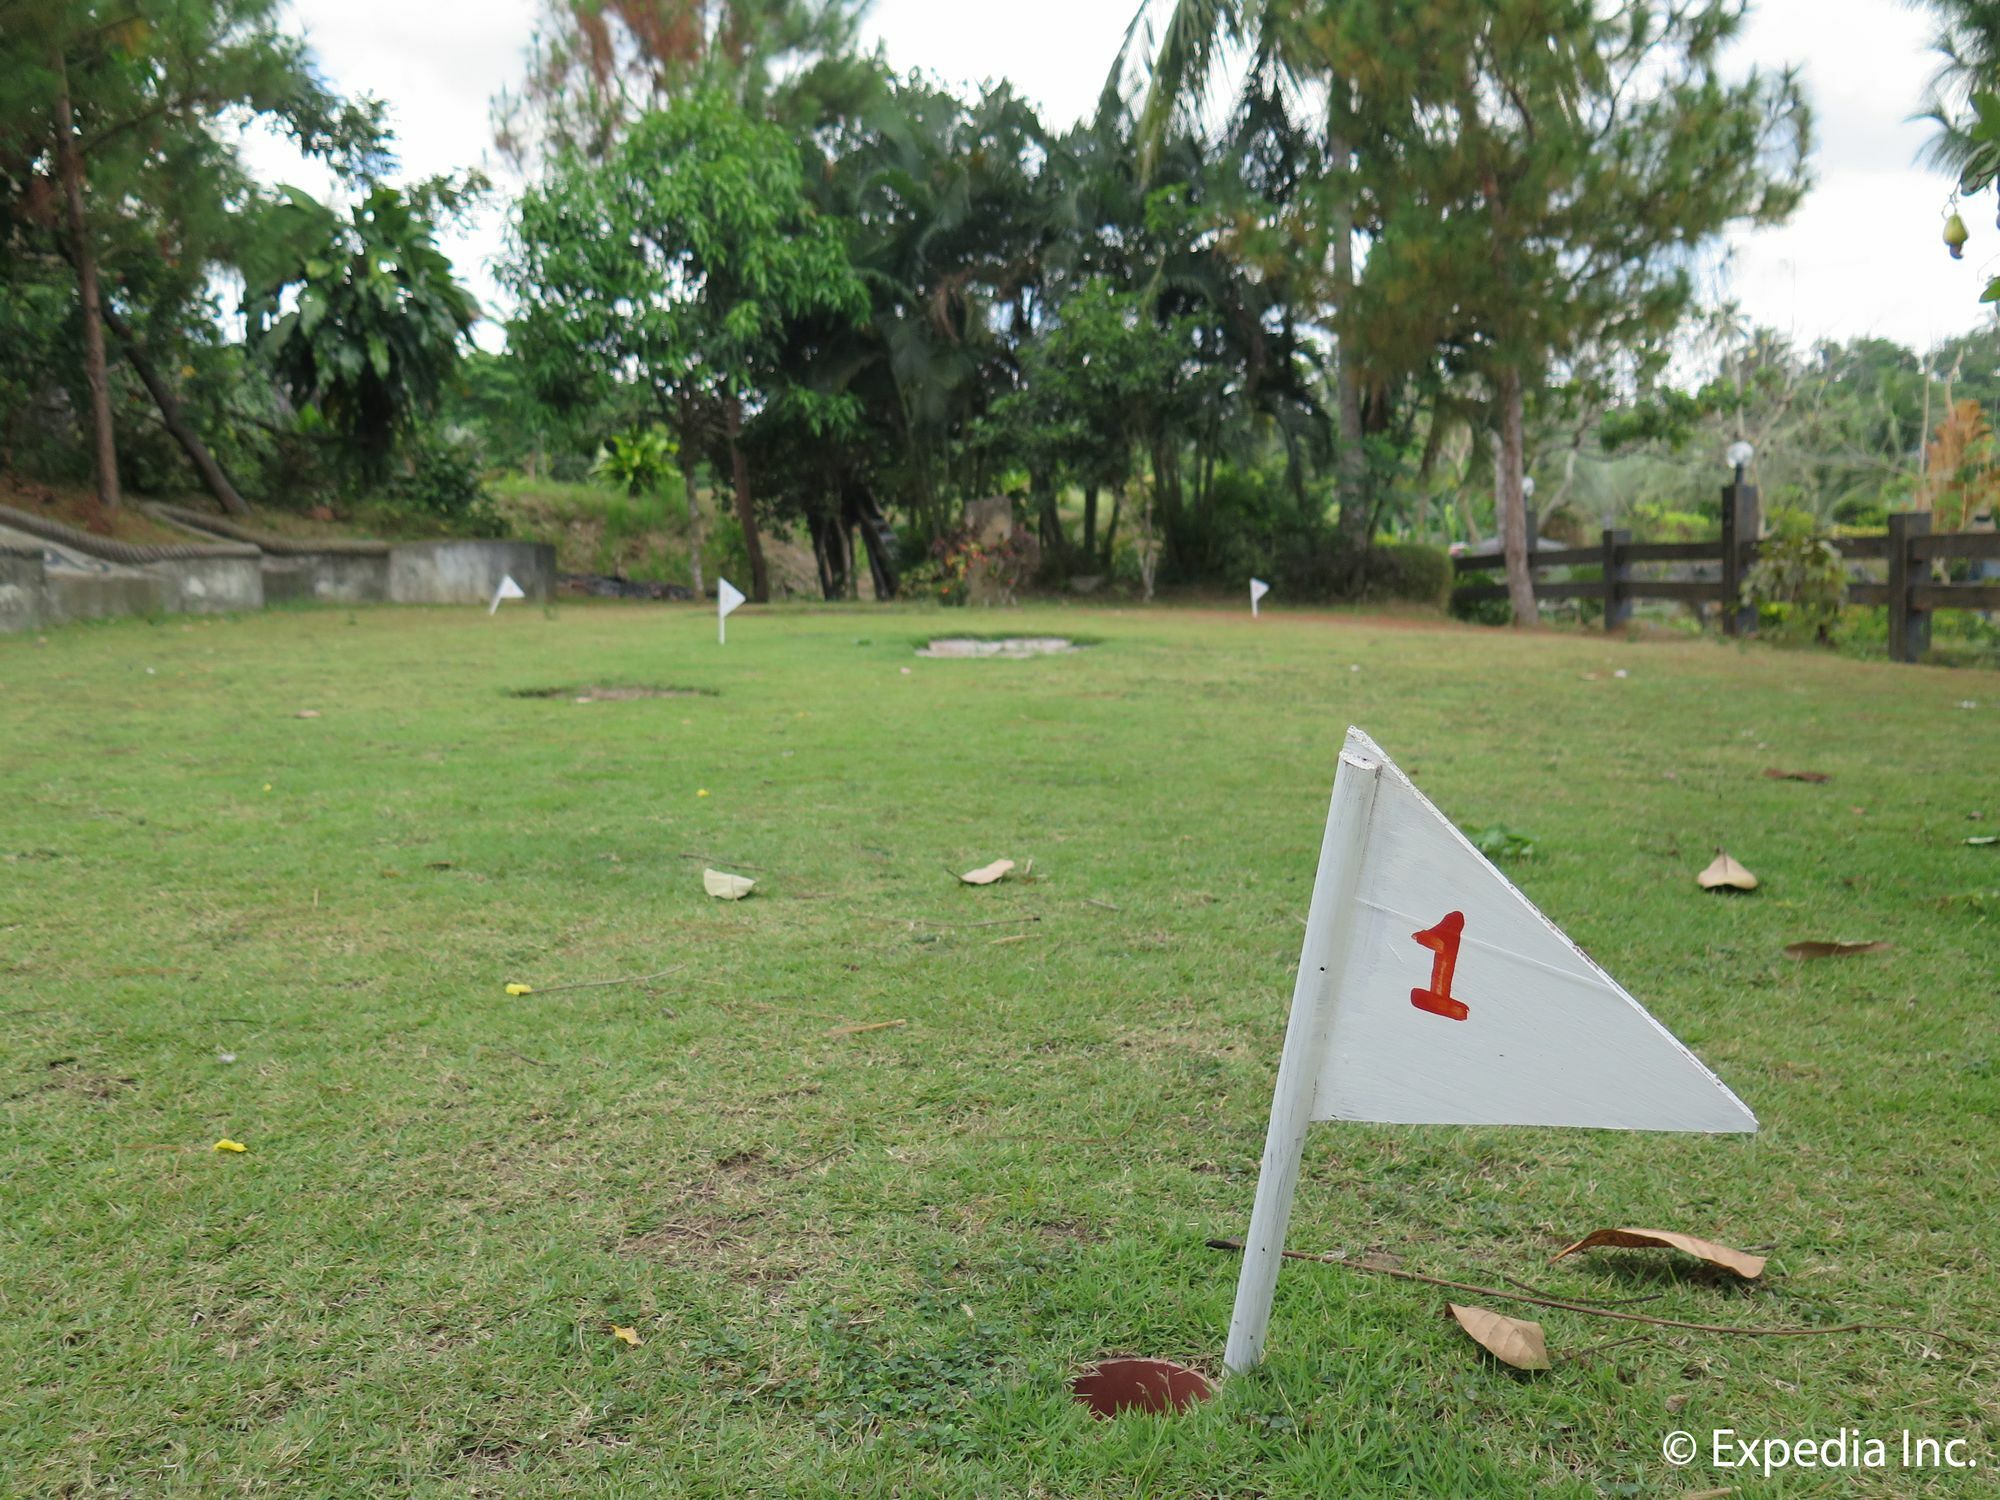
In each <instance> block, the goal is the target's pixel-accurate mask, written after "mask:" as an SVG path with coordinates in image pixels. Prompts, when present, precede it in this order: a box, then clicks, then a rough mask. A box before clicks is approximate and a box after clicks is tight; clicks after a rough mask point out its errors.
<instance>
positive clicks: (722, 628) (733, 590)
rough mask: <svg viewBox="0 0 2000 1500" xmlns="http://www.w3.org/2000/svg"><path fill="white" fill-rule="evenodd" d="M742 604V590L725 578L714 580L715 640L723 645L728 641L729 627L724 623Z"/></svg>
mask: <svg viewBox="0 0 2000 1500" xmlns="http://www.w3.org/2000/svg"><path fill="white" fill-rule="evenodd" d="M742 602H743V590H741V589H739V588H738V587H737V586H736V585H735V584H733V583H731V582H730V581H729V580H728V579H727V578H718V579H716V580H715V638H716V639H717V640H718V641H721V642H722V643H724V644H725V645H726V644H727V643H728V641H729V626H728V625H727V623H725V622H726V621H727V620H728V619H729V617H730V615H732V614H734V613H735V612H736V606H737V605H739V604H741V603H742Z"/></svg>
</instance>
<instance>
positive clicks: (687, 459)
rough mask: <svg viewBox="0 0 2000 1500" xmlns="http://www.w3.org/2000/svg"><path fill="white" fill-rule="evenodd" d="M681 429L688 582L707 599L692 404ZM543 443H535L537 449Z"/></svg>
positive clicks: (697, 447)
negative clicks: (702, 556)
mask: <svg viewBox="0 0 2000 1500" xmlns="http://www.w3.org/2000/svg"><path fill="white" fill-rule="evenodd" d="M680 418H681V420H680V428H681V453H680V458H681V488H682V489H683V490H685V491H686V493H687V508H688V578H689V581H690V583H691V585H692V587H693V589H694V596H695V598H697V599H706V598H707V597H708V587H707V584H706V583H705V582H704V581H703V579H702V576H701V501H700V500H699V499H698V498H697V497H696V494H695V482H694V470H695V455H696V454H697V453H699V452H700V451H701V446H700V445H701V433H700V431H699V430H698V429H697V427H696V424H695V420H694V406H693V403H692V402H688V401H683V402H682V403H681V410H680ZM540 446H541V440H540V439H539V438H537V439H536V447H537V448H539V447H540Z"/></svg>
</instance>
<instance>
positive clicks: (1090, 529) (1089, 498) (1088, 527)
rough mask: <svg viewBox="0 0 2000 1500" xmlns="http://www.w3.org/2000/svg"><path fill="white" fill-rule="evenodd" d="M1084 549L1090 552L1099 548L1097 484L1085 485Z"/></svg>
mask: <svg viewBox="0 0 2000 1500" xmlns="http://www.w3.org/2000/svg"><path fill="white" fill-rule="evenodd" d="M1083 550H1084V554H1085V555H1086V556H1088V555H1089V554H1091V553H1093V552H1095V551H1096V550H1097V486H1096V485H1094V484H1086V485H1085V486H1084V487H1083Z"/></svg>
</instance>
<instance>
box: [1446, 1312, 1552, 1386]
mask: <svg viewBox="0 0 2000 1500" xmlns="http://www.w3.org/2000/svg"><path fill="white" fill-rule="evenodd" d="M1445 1306H1447V1307H1449V1308H1450V1309H1451V1315H1452V1316H1453V1317H1454V1318H1456V1319H1458V1326H1459V1327H1460V1328H1463V1329H1464V1330H1465V1331H1466V1332H1467V1333H1469V1334H1471V1335H1472V1341H1473V1342H1474V1343H1476V1344H1477V1345H1479V1347H1480V1348H1482V1349H1484V1350H1485V1351H1486V1352H1487V1353H1488V1354H1490V1355H1492V1356H1493V1357H1494V1358H1495V1359H1497V1360H1499V1361H1500V1362H1501V1363H1502V1364H1506V1365H1512V1366H1513V1367H1514V1368H1515V1369H1517V1370H1546V1369H1548V1367H1549V1346H1548V1344H1547V1343H1546V1342H1544V1341H1543V1339H1542V1325H1541V1324H1539V1323H1530V1322H1529V1321H1528V1320H1527V1319H1526V1318H1510V1317H1507V1316H1505V1315H1504V1314H1502V1313H1497V1312H1491V1311H1489V1310H1488V1309H1486V1308H1483V1307H1460V1306H1459V1305H1458V1304H1457V1303H1456V1302H1447V1303H1446V1304H1445Z"/></svg>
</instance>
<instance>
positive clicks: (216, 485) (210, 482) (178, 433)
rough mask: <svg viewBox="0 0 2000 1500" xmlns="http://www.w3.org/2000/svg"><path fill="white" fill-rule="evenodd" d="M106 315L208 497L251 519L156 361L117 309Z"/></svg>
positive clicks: (106, 323) (107, 323)
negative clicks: (154, 362) (192, 425)
mask: <svg viewBox="0 0 2000 1500" xmlns="http://www.w3.org/2000/svg"><path fill="white" fill-rule="evenodd" d="M103 313H104V324H105V327H107V328H109V329H110V330H111V331H112V332H113V333H114V334H116V335H117V336H118V342H119V344H120V346H121V347H123V349H124V350H125V359H126V362H127V363H128V364H130V365H131V366H132V369H133V371H134V372H135V373H136V374H137V375H138V377H139V383H140V384H141V385H143V386H145V388H146V394H147V395H149V396H151V397H152V398H153V405H155V406H157V407H158V408H159V409H160V425H161V426H163V427H165V428H166V429H167V435H168V436H169V437H171V438H172V439H173V440H174V441H175V442H177V443H179V444H180V445H181V451H182V452H183V453H185V454H186V455H187V456H188V462H189V463H191V464H193V465H194V468H195V472H196V473H197V474H199V475H201V482H202V484H204V485H205V486H207V489H208V492H209V494H211V495H213V496H215V498H216V501H217V503H219V504H220V505H221V506H222V508H223V509H224V510H226V511H228V512H229V514H230V515H232V516H238V517H240V518H242V519H244V520H248V519H249V518H250V507H249V506H248V505H246V504H245V503H244V501H243V497H242V496H241V495H240V494H238V493H237V492H236V485H235V484H234V483H233V482H232V481H231V480H230V478H229V474H228V472H227V471H226V470H225V469H224V468H223V467H222V465H221V464H220V463H218V462H217V461H216V458H215V455H214V454H213V453H210V452H209V451H208V447H207V445H206V444H205V443H203V442H202V440H201V439H200V438H199V437H197V436H196V435H195V432H194V429H193V428H191V427H189V426H188V424H187V422H186V421H185V420H184V419H183V418H182V416H181V404H180V402H179V401H177V400H175V399H174V393H173V392H172V391H170V390H168V389H167V387H166V382H164V381H163V380H161V379H160V376H159V372H158V371H157V370H155V369H154V368H153V362H152V361H151V360H149V359H148V358H146V356H145V354H144V353H143V352H142V351H141V350H140V348H139V341H138V339H136V338H135V337H133V334H132V330H131V328H130V327H128V326H127V324H126V322H125V320H124V319H123V318H121V317H119V316H118V312H117V310H116V309H115V308H110V307H107V308H105V309H103Z"/></svg>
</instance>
